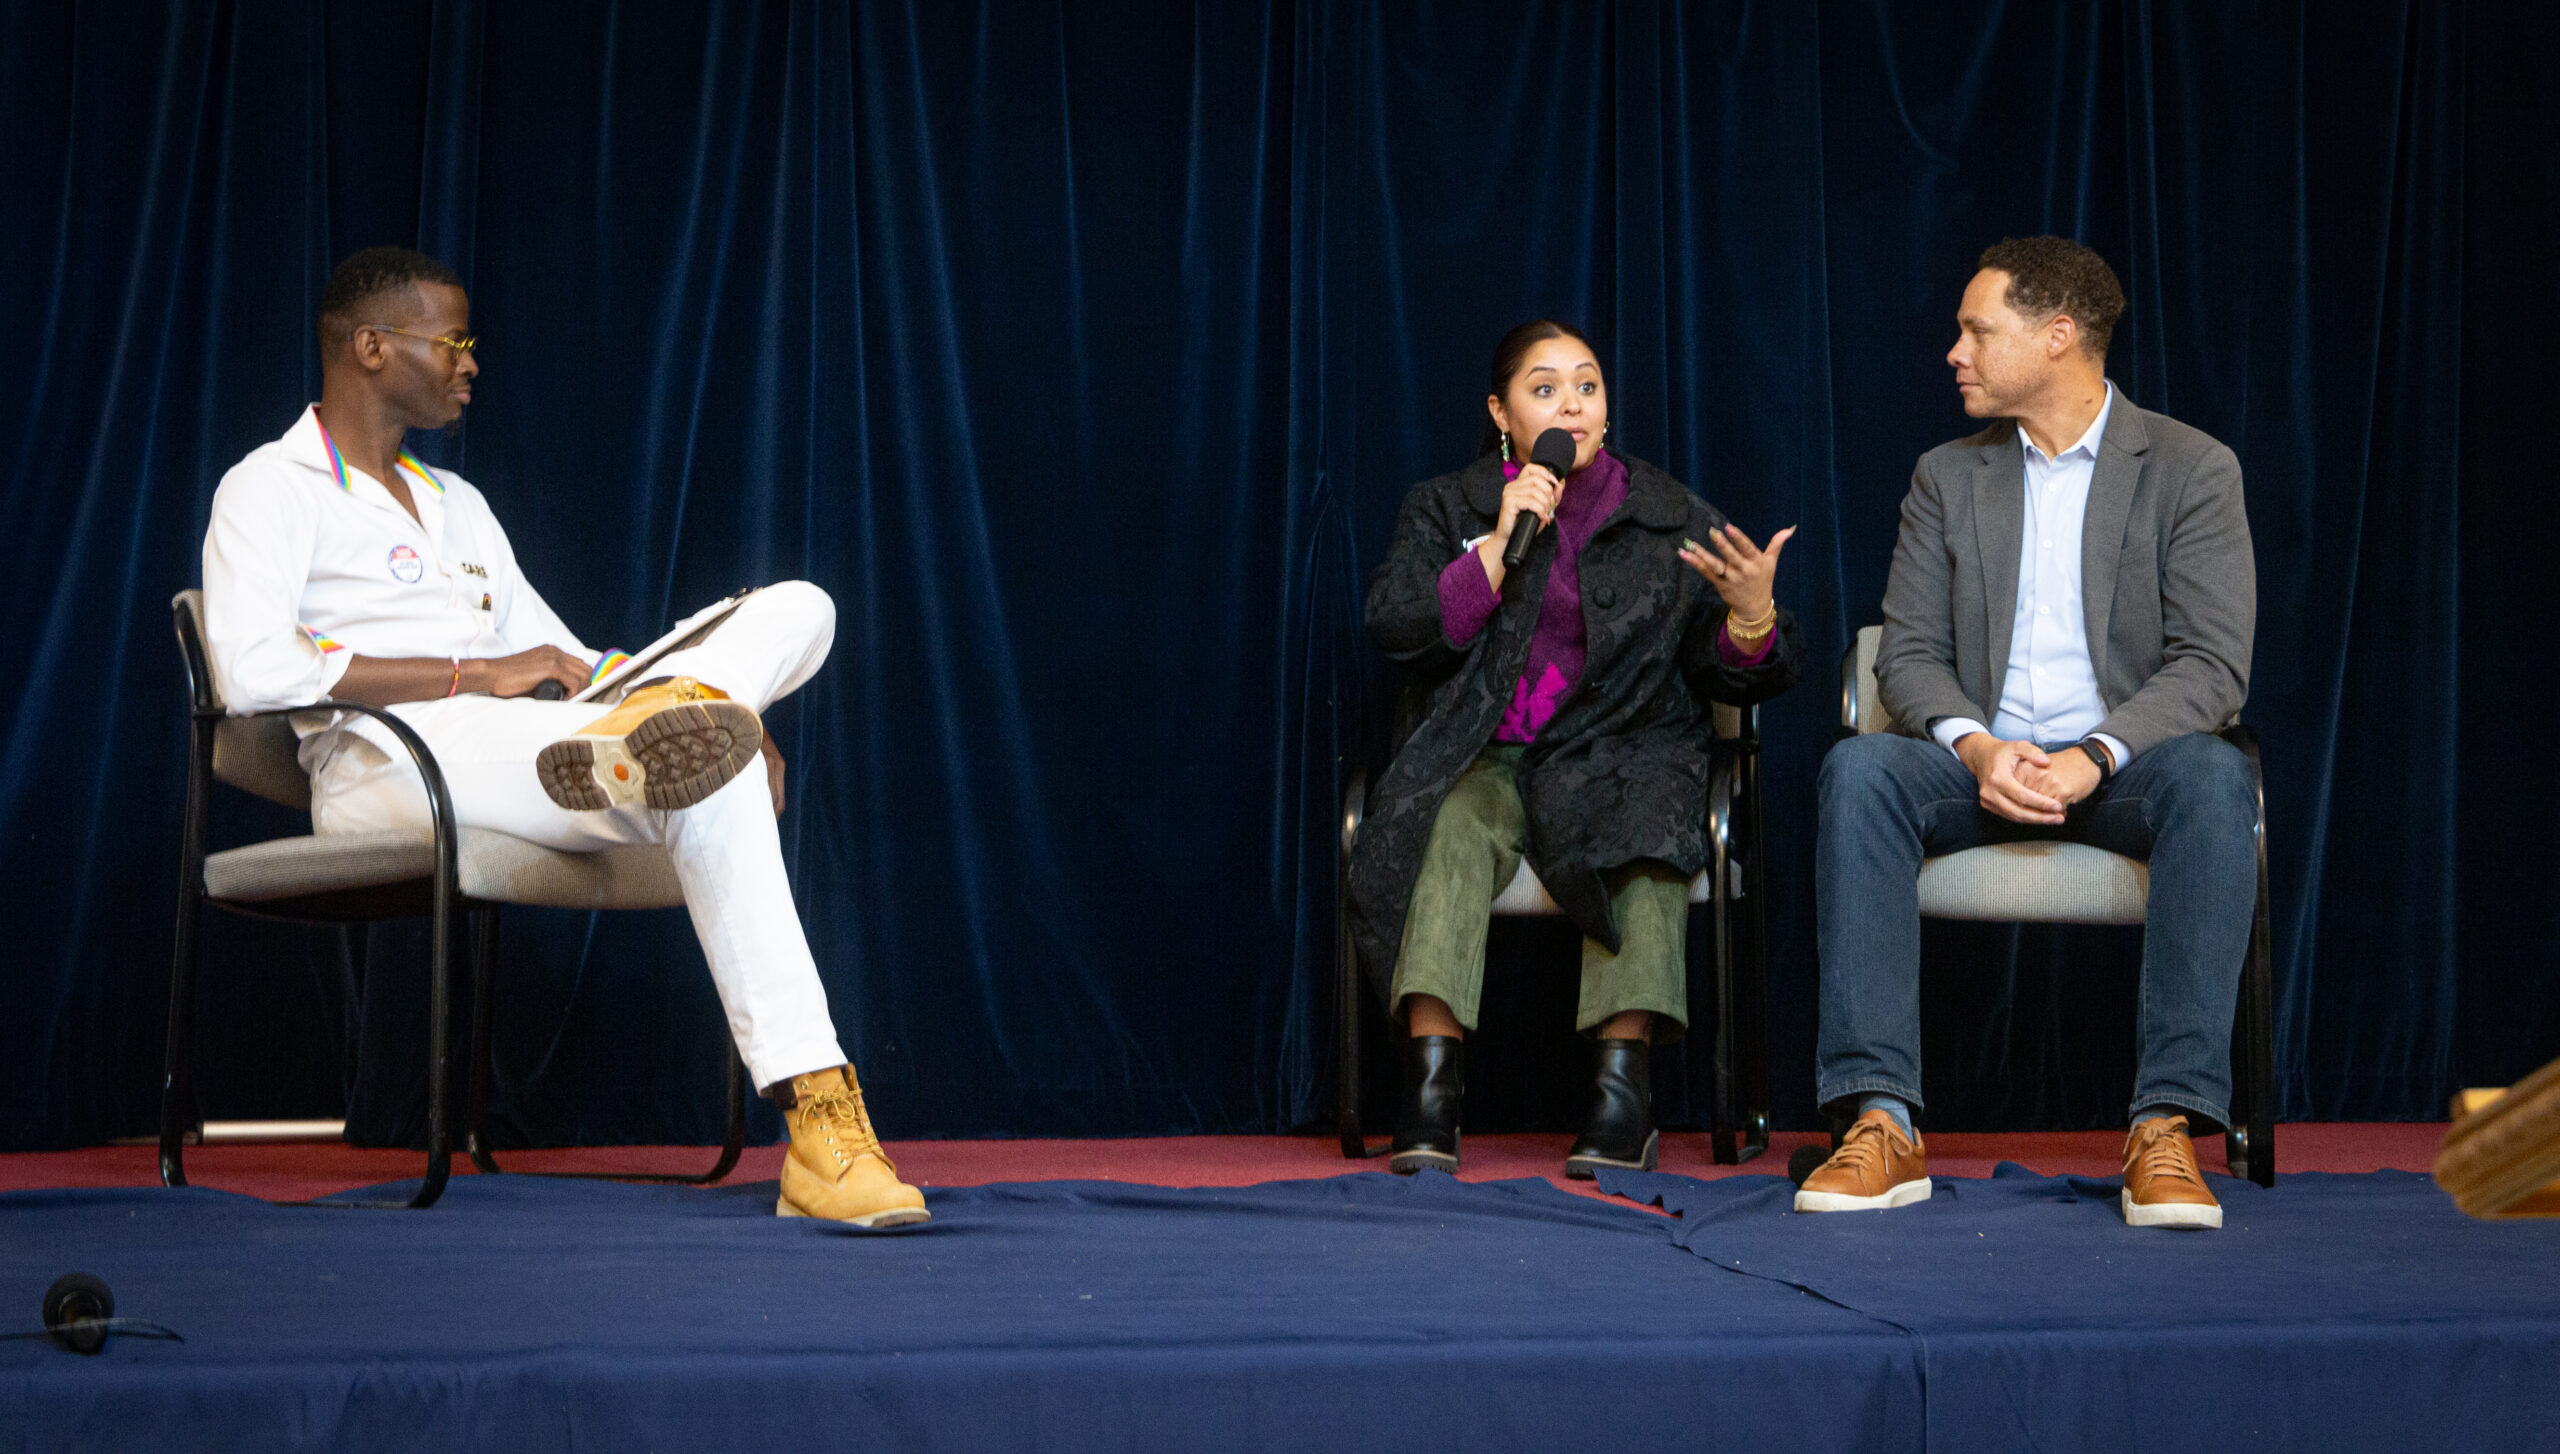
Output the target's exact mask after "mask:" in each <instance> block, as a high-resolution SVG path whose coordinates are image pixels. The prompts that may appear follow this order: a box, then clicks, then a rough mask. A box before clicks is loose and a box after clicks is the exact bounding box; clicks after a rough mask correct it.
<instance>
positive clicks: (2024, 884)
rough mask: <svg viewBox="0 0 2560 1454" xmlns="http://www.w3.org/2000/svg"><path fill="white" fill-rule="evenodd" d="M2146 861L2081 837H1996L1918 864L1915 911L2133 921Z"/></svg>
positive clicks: (2007, 918)
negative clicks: (2001, 840)
mask: <svg viewBox="0 0 2560 1454" xmlns="http://www.w3.org/2000/svg"><path fill="white" fill-rule="evenodd" d="M2150 900H2151V868H2150V865H2148V864H2145V863H2143V862H2141V861H2140V860H2138V859H2131V858H2127V857H2125V856H2124V855H2122V854H2118V853H2109V852H2107V851H2106V850H2105V849H2103V848H2092V847H2090V846H2089V845H2087V844H2085V843H2042V842H2039V843H1996V844H1993V845H1991V846H1989V847H1987V848H1968V849H1966V850H1965V851H1964V852H1962V853H1950V854H1948V855H1947V856H1946V857H1944V858H1932V859H1928V860H1926V861H1924V862H1923V863H1922V864H1921V865H1920V915H1921V917H1922V918H1925V919H1987V920H1992V921H1995V922H2001V923H2022V924H2139V923H2141V922H2143V916H2144V908H2145V906H2146V905H2148V904H2149V903H2150Z"/></svg>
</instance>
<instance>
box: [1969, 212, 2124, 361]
mask: <svg viewBox="0 0 2560 1454" xmlns="http://www.w3.org/2000/svg"><path fill="white" fill-rule="evenodd" d="M1976 266H1977V267H1980V268H1983V269H1986V270H1987V269H1991V268H1998V269H1999V270H2000V271H2002V272H2004V273H2007V274H2008V275H2009V289H2008V292H2007V294H2006V295H2005V301H2006V302H2007V303H2008V305H2009V306H2010V307H2011V308H2014V309H2016V310H2017V311H2018V312H2020V313H2022V314H2024V315H2026V316H2027V317H2030V318H2034V319H2038V320H2043V319H2048V318H2054V317H2058V316H2060V315H2062V314H2065V313H2068V314H2070V315H2071V321H2072V322H2073V323H2076V324H2078V325H2079V327H2080V346H2081V347H2082V348H2084V349H2086V350H2088V352H2089V355H2090V357H2092V358H2101V359H2102V358H2105V357H2106V356H2107V340H2108V339H2109V338H2110V337H2112V336H2114V334H2115V331H2116V320H2117V319H2119V318H2121V317H2123V316H2124V285H2123V284H2122V283H2119V282H2118V281H2116V270H2115V269H2113V268H2111V267H2108V266H2107V260H2106V259H2105V258H2102V257H2100V256H2098V255H2097V254H2096V253H2095V252H2093V251H2091V250H2090V249H2088V248H2086V247H2083V246H2081V245H2080V244H2079V243H2076V242H2073V241H2072V240H2071V239H2070V238H2067V237H2004V238H2002V239H2000V240H1999V241H1998V242H1996V243H1994V244H1992V245H1991V246H1989V247H1986V248H1984V249H1983V250H1982V258H1981V260H1980V261H1979V262H1978V263H1977V264H1976Z"/></svg>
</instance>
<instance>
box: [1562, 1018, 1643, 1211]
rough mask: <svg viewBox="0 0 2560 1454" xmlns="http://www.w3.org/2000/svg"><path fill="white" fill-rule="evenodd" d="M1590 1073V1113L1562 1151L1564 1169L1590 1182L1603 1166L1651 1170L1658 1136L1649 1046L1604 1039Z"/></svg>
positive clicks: (1565, 1172) (1641, 1041)
mask: <svg viewBox="0 0 2560 1454" xmlns="http://www.w3.org/2000/svg"><path fill="white" fill-rule="evenodd" d="M1598 1060H1599V1065H1598V1067H1597V1068H1596V1069H1595V1070H1594V1071H1593V1073H1592V1078H1591V1115H1590V1116H1589V1118H1588V1119H1586V1120H1584V1122H1583V1123H1582V1139H1580V1140H1578V1141H1576V1142H1574V1143H1573V1149H1572V1150H1571V1151H1568V1152H1566V1153H1565V1158H1564V1174H1565V1175H1567V1176H1573V1177H1580V1178H1581V1179H1582V1180H1584V1181H1589V1180H1590V1179H1591V1178H1592V1177H1594V1176H1596V1175H1598V1174H1599V1171H1600V1168H1601V1167H1604V1166H1616V1167H1622V1168H1624V1169H1626V1170H1629V1171H1651V1170H1653V1164H1654V1156H1655V1152H1656V1149H1657V1147H1658V1146H1659V1144H1660V1142H1661V1140H1662V1135H1661V1133H1660V1132H1658V1131H1656V1130H1654V1129H1653V1046H1652V1045H1651V1044H1650V1043H1649V1042H1647V1041H1643V1040H1603V1041H1601V1042H1600V1046H1599V1055H1598Z"/></svg>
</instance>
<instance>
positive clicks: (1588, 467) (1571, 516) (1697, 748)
mask: <svg viewBox="0 0 2560 1454" xmlns="http://www.w3.org/2000/svg"><path fill="white" fill-rule="evenodd" d="M1491 386H1492V389H1491V393H1490V394H1488V395H1487V397H1486V399H1485V408H1486V412H1487V413H1488V414H1489V415H1490V416H1491V425H1490V427H1489V428H1488V429H1487V430H1486V431H1485V437H1484V442H1483V445H1482V447H1481V454H1480V457H1479V458H1478V459H1477V460H1476V461H1475V463H1473V464H1471V465H1469V466H1467V467H1466V468H1464V469H1462V470H1459V471H1457V472H1456V473H1454V474H1447V475H1442V476H1439V477H1438V478H1436V479H1429V480H1425V481H1423V482H1422V483H1420V484H1418V485H1416V486H1414V487H1413V489H1412V491H1411V492H1410V493H1409V494H1407V495H1406V497H1405V502H1404V508H1403V511H1402V513H1401V514H1400V515H1399V516H1398V518H1397V521H1396V535H1395V544H1394V546H1393V548H1392V550H1391V551H1390V553H1389V555H1388V558H1387V560H1386V562H1385V563H1384V564H1383V565H1381V566H1380V567H1379V568H1378V569H1377V571H1376V572H1375V573H1374V574H1373V575H1372V576H1371V577H1370V581H1369V602H1368V622H1369V632H1370V635H1371V636H1373V637H1375V638H1376V640H1377V642H1378V644H1379V645H1380V646H1381V647H1382V648H1384V649H1385V651H1386V652H1387V654H1388V655H1389V656H1390V657H1392V658H1394V659H1395V660H1396V661H1397V662H1398V663H1399V664H1401V665H1402V666H1403V667H1404V669H1405V672H1406V674H1407V680H1408V683H1409V686H1408V690H1407V692H1406V694H1405V700H1406V702H1407V703H1408V704H1411V708H1410V710H1409V711H1408V712H1407V713H1405V714H1402V715H1404V716H1406V717H1407V718H1409V719H1410V718H1412V717H1414V716H1417V715H1418V718H1419V720H1418V721H1411V720H1408V721H1400V722H1399V723H1398V733H1399V737H1400V741H1399V743H1398V746H1397V750H1396V754H1395V757H1394V760H1393V761H1392V762H1391V763H1390V764H1389V765H1388V767H1387V770H1386V772H1385V773H1384V774H1383V775H1382V776H1381V777H1380V778H1379V780H1378V783H1377V786H1376V788H1375V789H1374V790H1373V791H1372V792H1371V794H1370V801H1369V808H1368V813H1367V816H1366V818H1365V820H1364V823H1363V826H1362V830H1361V834H1360V837H1359V840H1358V843H1357V846H1356V847H1355V849H1354V851H1353V854H1352V859H1351V911H1352V924H1353V930H1354V933H1355V935H1356V937H1357V939H1358V941H1359V949H1360V957H1361V960H1362V963H1363V965H1364V967H1366V968H1367V970H1368V971H1369V973H1370V975H1371V976H1372V978H1373V979H1375V980H1378V981H1380V982H1381V983H1382V984H1383V986H1384V988H1385V990H1386V994H1387V1002H1388V1004H1389V1005H1390V1006H1391V1007H1392V1008H1393V1010H1394V1012H1395V1014H1396V1015H1397V1017H1398V1018H1399V1019H1400V1020H1401V1022H1402V1023H1403V1026H1404V1028H1405V1030H1406V1032H1407V1034H1408V1036H1409V1039H1408V1040H1407V1042H1406V1054H1405V1075H1404V1098H1403V1107H1402V1110H1401V1111H1400V1113H1399V1114H1398V1116H1397V1120H1396V1128H1395V1139H1394V1143H1393V1145H1392V1146H1391V1148H1390V1153H1389V1154H1390V1160H1389V1162H1388V1165H1389V1167H1390V1169H1392V1170H1394V1171H1397V1172H1413V1171H1418V1170H1421V1169H1422V1168H1424V1167H1436V1168H1439V1169H1441V1170H1447V1171H1454V1170H1456V1169H1457V1165H1458V1126H1459V1113H1460V1103H1461V1100H1462V1098H1463V1096H1464V1090H1465V1080H1466V1072H1465V1053H1464V1052H1465V1036H1466V1034H1467V1032H1469V1031H1471V1030H1472V1029H1474V1027H1475V1023H1476V1009H1477V1001H1478V995H1479V991H1480V990H1481V988H1482V985H1483V981H1484V951H1485V936H1486V928H1487V915H1488V910H1489V907H1490V905H1491V903H1492V901H1493V898H1494V896H1495V895H1496V894H1498V893H1500V892H1501V891H1502V888H1503V886H1504V885H1505V884H1507V883H1509V882H1510V880H1511V877H1512V875H1513V874H1514V873H1515V872H1517V870H1518V868H1519V864H1520V860H1521V858H1522V857H1523V856H1524V855H1525V856H1526V857H1527V858H1528V861H1529V864H1530V866H1531V868H1532V869H1534V870H1535V871H1536V873H1537V875H1538V878H1539V880H1540V881H1541V882H1543V883H1544V884H1545V885H1546V886H1547V891H1548V892H1549V893H1550V894H1552V895H1553V896H1554V897H1555V900H1556V902H1557V904H1558V905H1560V906H1561V907H1562V908H1563V909H1564V910H1565V912H1566V913H1567V914H1569V915H1570V916H1571V917H1572V918H1573V920H1574V922H1575V923H1576V924H1577V925H1579V926H1580V927H1581V929H1582V931H1583V934H1584V936H1585V937H1584V939H1583V943H1582V991H1581V1004H1580V1010H1579V1013H1578V1014H1577V1016H1576V1027H1577V1028H1578V1029H1580V1030H1581V1031H1582V1032H1583V1033H1584V1034H1585V1035H1587V1036H1590V1037H1592V1038H1593V1039H1594V1040H1595V1042H1596V1046H1595V1051H1596V1067H1595V1072H1594V1078H1593V1079H1594V1084H1593V1094H1592V1102H1591V1112H1590V1115H1589V1117H1588V1119H1587V1121H1586V1123H1585V1125H1584V1127H1583V1131H1582V1135H1581V1136H1580V1138H1579V1139H1577V1140H1576V1141H1575V1142H1574V1145H1573V1149H1572V1151H1571V1152H1570V1153H1569V1154H1568V1155H1567V1157H1566V1159H1565V1170H1566V1172H1567V1174H1568V1175H1572V1176H1579V1177H1589V1176H1591V1175H1593V1174H1594V1173H1595V1172H1596V1170H1597V1169H1598V1168H1600V1167H1602V1166H1625V1167H1641V1168H1645V1169H1650V1168H1652V1166H1653V1165H1654V1163H1655V1157H1656V1150H1655V1148H1656V1141H1657V1138H1656V1136H1655V1132H1654V1125H1653V1113H1652V1104H1651V1094H1650V1089H1649V1086H1650V1073H1649V1066H1650V1063H1651V1062H1650V1053H1651V1046H1653V1045H1655V1044H1660V1043H1666V1042H1668V1041H1670V1040H1673V1039H1676V1038H1677V1037H1678V1036H1679V1035H1680V1033H1681V1032H1682V1031H1683V1030H1684V1029H1685V1028H1686V1026H1687V1023H1688V994H1687V975H1686V973H1685V955H1684V941H1685V939H1686V935H1687V927H1688V885H1689V880H1690V879H1691V877H1693V876H1694V875H1695V874H1696V873H1697V871H1698V870H1699V868H1700V867H1702V866H1703V865H1704V864H1705V863H1706V861H1707V858H1708V853H1709V847H1708V843H1707V838H1706V827H1705V820H1706V808H1707V777H1708V761H1709V755H1708V743H1709V736H1710V728H1709V722H1708V710H1707V703H1708V702H1709V701H1710V700H1712V701H1719V702H1730V703H1734V704H1737V705H1740V704H1748V703H1752V702H1758V701H1763V700H1765V699H1767V698H1769V697H1773V696H1775V695H1777V694H1778V693H1779V692H1782V691H1784V690H1786V688H1787V687H1788V685H1789V684H1791V683H1792V682H1794V680H1795V679H1796V676H1797V673H1798V672H1799V670H1800V669H1801V666H1802V660H1803V646H1802V643H1801V641H1800V640H1799V639H1798V635H1797V631H1796V626H1795V622H1794V620H1793V618H1792V617H1790V616H1789V615H1788V614H1787V613H1786V612H1784V611H1781V610H1779V609H1778V607H1777V605H1776V602H1775V599H1774V597H1773V595H1772V586H1773V583H1774V580H1775V576H1776V572H1777V566H1778V555H1779V552H1780V551H1781V550H1782V549H1783V548H1784V546H1785V544H1786V541H1787V539H1788V537H1789V536H1791V535H1792V534H1794V528H1793V527H1789V528H1788V529H1785V530H1781V531H1779V532H1777V533H1776V534H1775V535H1773V536H1771V537H1770V538H1769V540H1768V543H1767V545H1766V547H1765V548H1763V547H1761V546H1759V545H1755V544H1754V543H1753V541H1752V539H1751V538H1750V537H1749V536H1748V535H1746V534H1744V533H1743V532H1742V531H1741V530H1740V529H1738V528H1736V527H1734V526H1732V525H1730V524H1728V523H1727V522H1726V520H1725V518H1724V516H1723V515H1721V514H1719V513H1718V512H1717V511H1716V510H1715V508H1714V507H1713V506H1710V505H1708V504H1707V503H1706V502H1705V501H1703V500H1700V499H1699V498H1697V497H1696V496H1695V495H1692V494H1690V493H1689V492H1688V490H1687V489H1686V488H1684V487H1683V486H1682V485H1681V484H1680V482H1679V481H1678V480H1675V479H1673V478H1672V477H1671V476H1669V475H1668V474H1665V473H1664V472H1662V471H1661V470H1659V469H1656V468H1654V467H1653V466H1652V465H1649V464H1647V463H1645V462H1644V461H1642V460H1638V459H1631V458H1628V457H1626V456H1624V455H1620V454H1618V453H1616V452H1615V451H1613V450H1610V449H1609V448H1607V447H1606V440H1607V438H1608V433H1609V396H1608V389H1607V386H1606V384H1605V383H1604V381H1603V380H1602V378H1601V375H1600V364H1599V361H1598V359H1597V358H1595V357H1594V356H1593V354H1592V350H1591V346H1590V343H1589V342H1588V341H1587V340H1586V339H1584V338H1583V336H1582V335H1581V334H1580V333H1579V332H1577V331H1575V330H1574V329H1572V328H1569V327H1567V326H1565V325H1563V324H1560V323H1553V322H1548V321H1544V320H1540V321H1537V322H1531V323H1524V324H1521V325H1520V326H1519V327H1517V328H1514V329H1512V330H1511V331H1510V332H1509V333H1506V334H1504V335H1503V336H1502V340H1501V342H1500V343H1499V344H1497V345H1496V346H1495V348H1494V354H1493V369H1492V379H1491ZM1551 430H1561V431H1563V432H1564V434H1565V435H1566V436H1569V437H1570V438H1571V440H1572V442H1573V447H1572V451H1571V460H1572V462H1571V465H1570V467H1569V468H1567V469H1565V470H1563V471H1562V473H1561V475H1559V472H1558V471H1557V470H1556V469H1554V468H1552V467H1550V465H1548V464H1543V463H1534V462H1531V455H1532V453H1533V452H1537V453H1539V454H1540V456H1541V458H1546V459H1554V460H1557V461H1558V462H1560V461H1561V458H1562V451H1561V449H1560V446H1561V444H1562V439H1561V438H1556V439H1551V440H1550V441H1549V443H1548V446H1547V448H1546V450H1544V451H1539V450H1538V441H1539V440H1540V438H1541V436H1545V435H1547V434H1548V433H1549V431H1551ZM1524 518H1525V519H1527V520H1529V521H1530V522H1532V524H1533V525H1534V528H1535V530H1536V535H1535V538H1534V540H1533V541H1532V542H1531V544H1530V546H1529V549H1528V553H1527V555H1526V557H1525V558H1523V559H1521V560H1520V562H1519V563H1518V564H1517V565H1516V566H1514V565H1506V564H1505V558H1504V557H1505V548H1506V546H1507V545H1508V544H1509V543H1510V541H1511V538H1512V531H1513V528H1514V525H1515V524H1516V523H1517V522H1519V521H1521V520H1523V519H1524ZM1408 726H1409V727H1410V731H1407V730H1406V729H1407V727H1408Z"/></svg>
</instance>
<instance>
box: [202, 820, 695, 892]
mask: <svg viewBox="0 0 2560 1454" xmlns="http://www.w3.org/2000/svg"><path fill="white" fill-rule="evenodd" d="M457 859H458V862H457V864H456V866H457V867H458V868H459V869H460V870H461V883H460V885H459V887H460V888H461V890H462V893H463V895H464V897H466V898H472V899H477V900H479V901H481V902H482V903H491V904H529V905H534V906H537V907H541V908H552V909H665V908H673V907H675V906H676V905H679V904H682V903H683V902H684V891H683V889H682V887H681V886H680V885H678V884H677V882H676V872H675V867H674V865H673V864H671V863H669V862H668V860H667V854H666V850H664V849H661V848H652V847H645V846H644V847H636V848H612V849H606V850H604V851H603V852H599V853H564V852H562V851H560V850H559V849H556V848H545V847H543V846H541V845H540V844H537V843H528V842H526V841H525V840H524V839H521V838H517V837H514V836H513V835H510V834H506V833H496V832H491V831H489V830H487V829H481V828H465V829H463V830H462V842H461V844H460V846H459V852H458V854H457ZM434 872H435V852H434V848H433V845H432V844H431V843H430V841H429V840H428V839H426V838H425V837H423V836H420V835H417V834H410V833H343V834H333V835H331V836H328V837H317V836H305V837H301V838H277V839H272V840H270V841H268V842H265V843H253V844H250V845H249V846H247V847H245V848H232V849H226V850H225V851H223V852H221V853H215V854H208V855H207V856H206V858H205V861H204V887H205V893H206V894H207V895H209V896H211V897H212V898H214V899H217V900H220V901H222V902H226V903H236V904H257V903H272V902H274V901H276V900H279V899H293V898H304V897H309V896H312V895H318V894H332V893H341V892H344V891H346V890H351V889H367V888H377V887H380V886H383V885H387V884H397V883H405V882H409V881H412V880H417V879H423V878H427V877H429V876H431V875H432V874H433V873H434Z"/></svg>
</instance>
